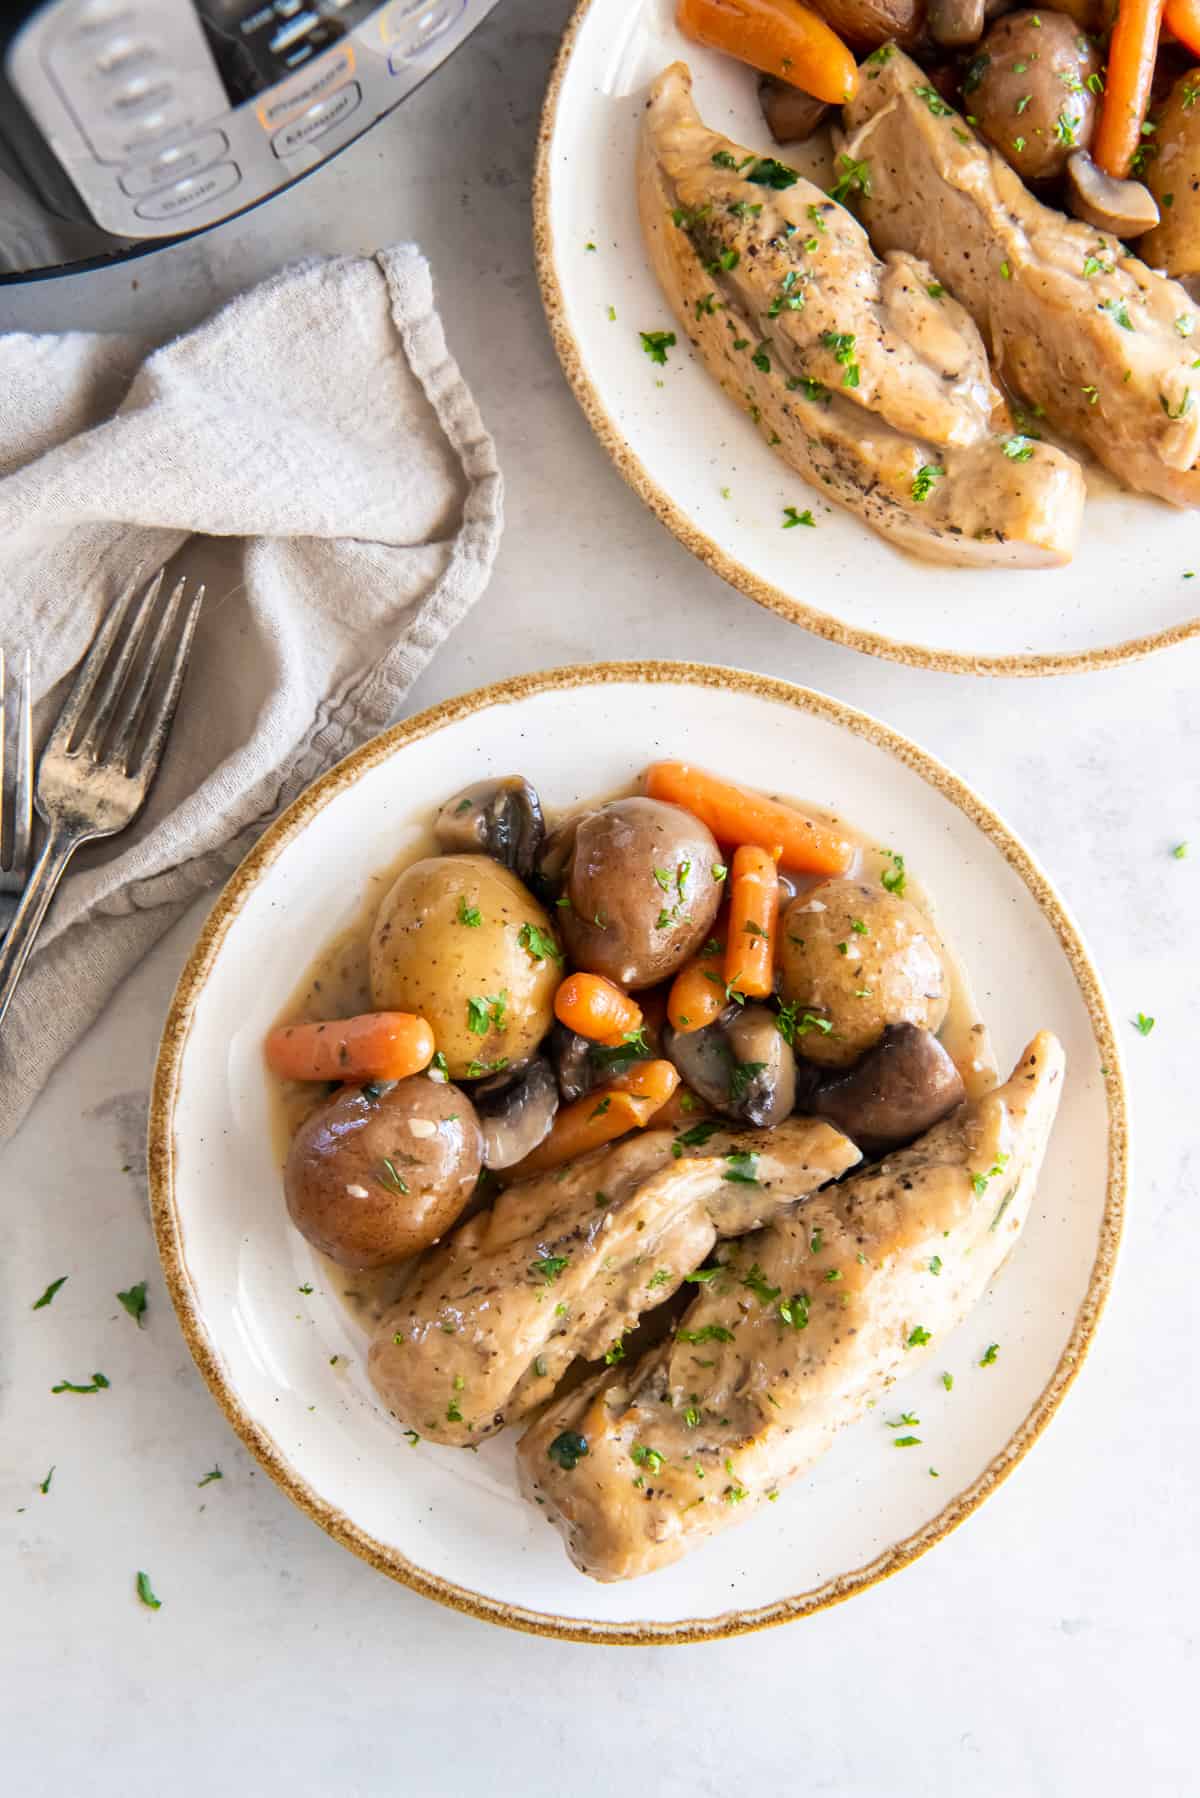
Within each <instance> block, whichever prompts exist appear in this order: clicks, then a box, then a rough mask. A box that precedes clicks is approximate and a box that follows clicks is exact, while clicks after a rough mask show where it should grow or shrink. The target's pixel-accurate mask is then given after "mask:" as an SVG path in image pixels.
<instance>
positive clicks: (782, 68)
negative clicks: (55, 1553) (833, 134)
mask: <svg viewBox="0 0 1200 1798" xmlns="http://www.w3.org/2000/svg"><path fill="white" fill-rule="evenodd" d="M675 22H676V24H677V25H678V26H679V29H680V31H682V32H683V34H684V36H685V37H690V38H692V39H693V40H694V42H696V43H697V44H704V45H705V46H706V47H707V48H708V49H709V50H723V51H724V52H725V54H726V55H727V56H736V57H737V59H738V61H739V62H748V63H749V64H750V67H751V68H752V69H761V70H762V72H763V74H764V75H778V76H780V77H781V79H782V80H784V81H789V82H791V84H792V86H793V87H802V88H803V89H804V91H805V93H806V94H815V95H816V97H817V99H818V100H828V102H829V104H830V105H831V106H839V105H840V104H841V103H842V101H843V100H852V99H853V98H854V94H855V90H856V89H857V87H858V69H857V67H856V66H855V61H854V58H853V56H852V55H851V53H850V51H849V50H848V49H847V48H846V46H845V44H844V43H843V42H842V40H841V38H840V37H838V36H837V34H836V32H834V31H831V30H830V28H829V26H828V25H827V24H826V23H825V21H824V19H822V18H820V17H819V16H818V14H817V13H815V12H813V11H812V10H811V9H810V8H809V7H807V6H801V5H800V4H799V3H798V0H679V6H678V10H677V11H676V14H675Z"/></svg>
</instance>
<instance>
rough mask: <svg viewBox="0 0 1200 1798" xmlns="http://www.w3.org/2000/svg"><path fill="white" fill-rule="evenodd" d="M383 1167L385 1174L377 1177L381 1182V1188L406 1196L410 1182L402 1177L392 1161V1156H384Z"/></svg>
mask: <svg viewBox="0 0 1200 1798" xmlns="http://www.w3.org/2000/svg"><path fill="white" fill-rule="evenodd" d="M381 1166H382V1168H383V1172H382V1173H380V1174H377V1175H376V1176H375V1177H376V1179H377V1180H378V1181H379V1184H380V1185H381V1186H386V1187H387V1189H388V1191H389V1192H398V1193H403V1194H406V1193H407V1192H408V1182H407V1180H405V1179H403V1178H402V1177H401V1175H400V1173H399V1170H398V1169H397V1167H396V1163H395V1162H394V1161H393V1160H392V1158H391V1156H390V1155H385V1156H384V1158H383V1161H382V1163H381Z"/></svg>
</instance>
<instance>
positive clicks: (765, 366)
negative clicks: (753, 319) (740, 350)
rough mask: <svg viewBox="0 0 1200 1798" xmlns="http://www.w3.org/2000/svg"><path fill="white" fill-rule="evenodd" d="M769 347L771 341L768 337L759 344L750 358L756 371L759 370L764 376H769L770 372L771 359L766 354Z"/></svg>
mask: <svg viewBox="0 0 1200 1798" xmlns="http://www.w3.org/2000/svg"><path fill="white" fill-rule="evenodd" d="M770 347H771V339H770V338H769V337H764V338H763V340H762V342H761V343H760V344H759V346H758V348H757V349H756V350H755V352H754V354H753V356H751V358H750V360H751V362H752V363H753V365H754V367H755V368H757V369H761V371H762V373H763V374H764V375H769V374H770V372H771V358H770V356H768V354H767V351H768V350H769V349H770Z"/></svg>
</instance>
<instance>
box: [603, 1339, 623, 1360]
mask: <svg viewBox="0 0 1200 1798" xmlns="http://www.w3.org/2000/svg"><path fill="white" fill-rule="evenodd" d="M624 1359H625V1339H624V1337H623V1336H618V1337H617V1340H616V1341H615V1342H614V1343H613V1344H612V1346H611V1347H610V1348H606V1349H605V1351H604V1360H605V1364H606V1366H608V1367H615V1366H616V1364H617V1362H618V1361H623V1360H624Z"/></svg>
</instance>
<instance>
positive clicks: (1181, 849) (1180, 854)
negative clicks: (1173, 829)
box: [1171, 843, 1188, 862]
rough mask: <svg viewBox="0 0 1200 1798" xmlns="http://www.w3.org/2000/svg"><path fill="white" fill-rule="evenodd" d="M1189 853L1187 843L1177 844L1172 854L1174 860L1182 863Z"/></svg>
mask: <svg viewBox="0 0 1200 1798" xmlns="http://www.w3.org/2000/svg"><path fill="white" fill-rule="evenodd" d="M1187 852H1188V846H1187V844H1186V843H1176V845H1175V847H1174V849H1172V851H1171V854H1172V855H1173V856H1174V858H1175V860H1176V861H1177V862H1181V861H1183V859H1184V858H1185V856H1186V855H1187Z"/></svg>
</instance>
